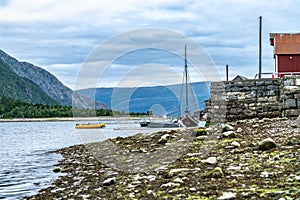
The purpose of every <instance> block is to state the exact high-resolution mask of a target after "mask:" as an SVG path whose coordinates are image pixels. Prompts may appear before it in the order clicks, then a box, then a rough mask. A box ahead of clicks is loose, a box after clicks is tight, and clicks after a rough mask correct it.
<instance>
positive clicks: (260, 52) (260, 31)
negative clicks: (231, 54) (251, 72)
mask: <svg viewBox="0 0 300 200" xmlns="http://www.w3.org/2000/svg"><path fill="white" fill-rule="evenodd" d="M261 38H262V16H259V56H258V57H259V58H258V68H259V69H258V79H261V68H262V64H261V57H262V56H261V54H262V51H261V49H262V44H261Z"/></svg>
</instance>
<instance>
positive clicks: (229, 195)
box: [218, 192, 236, 200]
mask: <svg viewBox="0 0 300 200" xmlns="http://www.w3.org/2000/svg"><path fill="white" fill-rule="evenodd" d="M234 198H236V193H232V192H223V194H222V196H220V197H219V198H218V200H226V199H234Z"/></svg>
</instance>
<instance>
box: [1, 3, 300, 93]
mask: <svg viewBox="0 0 300 200" xmlns="http://www.w3.org/2000/svg"><path fill="white" fill-rule="evenodd" d="M299 7H300V1H297V0H285V1H277V0H275V1H267V0H260V1H253V0H216V1H211V0H201V1H192V0H186V1H185V0H151V1H140V0H126V1H122V0H101V1H99V0H86V1H82V0H65V1H57V0H27V1H21V0H0V27H1V28H0V49H2V50H4V51H5V52H7V53H8V54H10V55H11V56H13V57H15V58H17V59H18V60H20V61H27V62H30V63H33V64H34V65H37V66H40V67H42V68H44V69H46V70H48V71H50V72H51V73H52V74H54V75H55V76H56V77H58V78H59V80H61V81H62V82H63V83H64V84H65V85H67V86H68V87H70V88H76V87H75V84H76V80H77V77H78V74H80V71H81V70H82V68H83V66H84V63H86V62H87V61H89V60H90V59H91V58H90V55H92V54H93V52H95V50H97V49H99V48H101V51H99V53H101V56H102V55H103V54H110V53H111V52H116V51H117V50H116V51H114V48H118V47H119V46H122V45H123V44H124V43H126V44H127V47H128V46H130V45H131V46H133V47H132V48H129V51H127V52H125V53H124V52H123V54H121V55H115V56H117V57H110V56H109V55H107V56H104V57H105V59H108V58H113V59H114V60H111V61H110V62H108V60H106V61H107V62H106V65H107V64H109V67H107V68H106V73H105V74H100V76H101V77H98V78H99V79H102V80H100V81H99V80H98V86H100V87H109V86H116V85H118V83H119V82H120V80H123V82H124V83H126V84H124V86H130V85H134V84H135V83H138V84H142V85H143V84H144V85H147V84H150V82H152V83H153V82H154V84H155V83H157V84H158V85H159V84H168V83H175V82H176V81H175V79H176V80H178V76H177V75H176V76H175V75H174V76H171V75H170V77H168V76H166V74H168V73H170V74H176V73H172V72H173V71H174V70H175V71H178V73H179V72H180V70H182V66H183V64H184V62H183V60H182V57H180V55H181V56H182V55H183V54H182V53H183V51H182V52H179V53H178V54H179V56H178V54H177V53H176V52H177V51H176V50H174V51H172V52H170V51H166V49H167V50H168V49H169V48H168V47H166V48H164V45H166V46H167V45H171V44H174V43H176V44H178V46H182V45H183V44H184V41H178V40H176V38H177V36H178V35H177V34H176V33H178V34H182V35H183V36H185V37H186V38H188V39H190V40H193V41H195V42H196V43H197V44H198V45H199V46H200V47H201V48H203V52H206V53H207V57H206V59H209V58H211V60H212V62H213V63H214V64H215V66H216V69H217V71H218V72H219V74H220V78H221V79H224V77H225V72H224V71H225V65H226V64H228V65H229V66H230V77H231V78H232V77H234V76H235V75H237V74H241V75H244V76H247V77H249V78H253V77H254V75H255V74H256V73H257V71H258V67H257V66H258V25H259V22H258V17H259V16H263V72H273V68H274V67H273V66H274V61H273V57H272V47H271V46H270V45H269V33H270V32H288V33H290V32H299V31H300V30H299V27H300V24H299V19H300V12H299ZM147 28H160V29H163V30H168V31H169V33H171V34H169V35H168V36H166V35H163V34H151V33H150V34H145V31H139V32H133V33H134V34H133V35H131V36H130V37H129V36H128V35H126V33H128V32H130V31H134V30H144V29H145V30H146V29H147ZM147 30H149V29H147ZM170 31H171V32H170ZM173 32H174V34H172V33H173ZM120 35H121V36H124V37H125V36H126V38H125V39H124V41H126V42H124V41H123V40H122V37H121V38H120V37H119V36H120ZM150 36H151V40H149V37H150ZM128 37H129V38H128ZM115 38H117V39H116V40H115ZM166 38H168V40H166ZM181 39H182V38H181ZM107 41H109V43H107ZM114 41H118V42H119V43H118V45H116V43H114ZM128 41H131V43H130V42H129V43H128ZM132 41H134V44H133V42H132ZM146 41H147V42H149V41H150V43H155V44H159V45H157V46H155V45H154V46H149V45H148V46H147V45H145V47H151V48H146V49H142V48H141V46H143V45H142V44H144V43H145V42H146ZM137 42H138V43H139V48H137V46H136V43H137ZM104 43H106V46H105V48H103V47H104V46H103V44H104ZM108 44H111V45H110V46H109V45H108ZM112 44H113V45H112ZM178 46H177V47H176V48H178ZM156 47H157V48H156ZM174 48H175V47H174ZM183 48H184V47H182V50H183ZM137 49H138V50H137ZM169 50H170V49H169ZM189 51H190V52H189ZM188 53H189V54H188V56H189V55H190V54H193V53H194V52H193V49H189V46H188ZM94 55H96V54H94ZM101 56H100V57H101ZM198 56H199V55H198ZM200 57H201V56H200ZM98 61H99V62H100V61H101V60H98ZM98 64H99V63H98ZM190 64H191V65H193V63H192V62H191V63H190ZM204 64H205V62H204V63H203V65H204ZM162 65H164V66H165V67H162ZM207 66H208V67H207V68H209V69H208V71H211V70H210V69H211V68H210V67H211V66H210V65H207ZM149 68H150V69H151V68H153V70H152V71H151V70H149ZM135 69H136V70H135ZM141 69H145V70H141ZM159 69H161V70H159ZM93 70H95V69H93ZM91 71H92V70H91ZM133 72H135V73H133ZM149 74H151V76H150V78H149V80H147V82H146V83H140V82H138V81H140V80H145V76H146V75H148V76H149ZM162 74H164V75H163V76H160V75H162ZM204 76H205V75H204ZM124 77H125V79H124ZM155 77H156V78H157V79H159V77H161V80H155ZM172 77H173V79H172ZM168 78H169V79H170V80H169V82H168V81H167V80H168ZM191 79H192V81H201V80H206V79H205V78H204V79H203V77H201V76H199V73H198V74H197V73H196V72H193V71H192V72H191ZM124 80H125V81H124ZM162 80H164V81H165V82H164V81H162ZM91 81H95V80H92V79H91ZM89 86H93V84H91V85H89V84H86V85H84V86H81V87H89ZM79 88H80V87H79Z"/></svg>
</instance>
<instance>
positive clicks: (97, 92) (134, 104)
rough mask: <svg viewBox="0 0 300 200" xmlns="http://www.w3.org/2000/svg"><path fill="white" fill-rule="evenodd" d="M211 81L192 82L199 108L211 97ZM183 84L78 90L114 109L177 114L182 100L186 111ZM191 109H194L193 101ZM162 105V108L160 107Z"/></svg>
mask: <svg viewBox="0 0 300 200" xmlns="http://www.w3.org/2000/svg"><path fill="white" fill-rule="evenodd" d="M209 84H210V83H209V82H208V83H206V82H197V83H192V84H191V86H192V88H193V93H194V94H195V95H194V96H195V101H196V102H195V103H196V104H198V109H200V110H201V109H203V108H204V102H203V101H204V100H206V99H208V98H209ZM181 87H182V85H169V86H153V87H140V88H89V89H83V90H77V91H76V92H78V93H79V94H82V95H84V96H87V97H90V98H94V99H96V100H97V101H99V102H102V103H104V104H106V105H108V106H109V107H111V108H112V109H113V110H118V111H129V112H147V111H149V110H150V109H151V107H152V109H155V108H154V106H156V109H161V107H163V109H165V111H166V113H169V114H171V113H172V114H173V115H176V114H177V113H178V107H179V104H180V101H181V102H182V103H181V105H182V108H181V110H182V111H181V112H184V109H185V108H184V107H183V105H184V104H185V96H183V98H182V100H180V91H181ZM191 99H192V98H190V100H189V104H190V105H191V107H190V110H192V107H193V106H192V104H193V102H192V101H191ZM159 107H160V108H159Z"/></svg>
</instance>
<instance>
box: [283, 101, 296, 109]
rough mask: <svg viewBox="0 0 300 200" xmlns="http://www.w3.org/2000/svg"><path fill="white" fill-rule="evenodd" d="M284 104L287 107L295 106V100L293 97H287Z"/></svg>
mask: <svg viewBox="0 0 300 200" xmlns="http://www.w3.org/2000/svg"><path fill="white" fill-rule="evenodd" d="M285 105H286V107H287V108H296V100H295V99H287V100H286V101H285Z"/></svg>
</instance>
